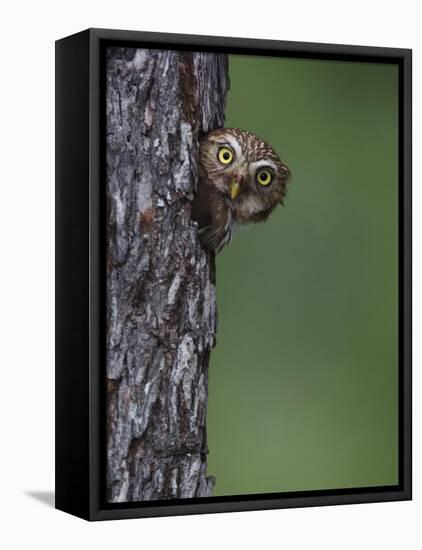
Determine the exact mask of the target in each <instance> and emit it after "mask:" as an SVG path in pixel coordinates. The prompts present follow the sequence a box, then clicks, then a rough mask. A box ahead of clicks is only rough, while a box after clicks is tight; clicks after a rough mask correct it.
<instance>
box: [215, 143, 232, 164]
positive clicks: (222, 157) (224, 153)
mask: <svg viewBox="0 0 422 550" xmlns="http://www.w3.org/2000/svg"><path fill="white" fill-rule="evenodd" d="M233 159H234V154H233V151H232V150H231V149H230V148H229V147H220V149H219V150H218V160H219V161H220V162H221V164H230V163H231V162H233Z"/></svg>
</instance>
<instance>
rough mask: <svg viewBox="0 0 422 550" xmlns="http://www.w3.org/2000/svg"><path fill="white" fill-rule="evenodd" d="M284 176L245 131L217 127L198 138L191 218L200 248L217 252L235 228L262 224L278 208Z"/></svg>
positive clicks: (273, 156)
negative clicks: (197, 158) (195, 180)
mask: <svg viewBox="0 0 422 550" xmlns="http://www.w3.org/2000/svg"><path fill="white" fill-rule="evenodd" d="M289 177H290V171H289V169H288V168H287V166H286V165H285V164H283V162H281V160H280V158H279V156H278V155H277V153H276V152H275V151H274V149H273V148H272V147H271V145H269V144H268V143H267V142H265V141H264V140H262V139H261V138H259V137H258V136H256V135H255V134H252V133H251V132H247V131H245V130H240V129H237V128H219V129H217V130H214V131H212V132H210V133H209V134H207V135H206V136H204V137H203V138H201V140H200V143H199V168H198V190H197V193H196V196H195V198H194V200H193V201H192V219H193V220H194V221H196V222H197V223H198V232H199V238H200V241H201V244H202V246H203V248H204V249H205V250H207V251H209V252H210V251H213V252H215V253H218V252H220V251H221V250H222V248H223V247H224V246H225V245H227V244H228V243H229V242H230V240H231V238H232V236H233V233H234V231H235V229H236V227H237V226H242V225H246V224H250V223H258V222H263V221H265V220H266V219H267V218H268V216H269V215H270V214H271V212H272V211H273V210H274V208H275V207H276V206H277V205H278V204H283V200H284V197H285V195H286V185H287V181H288V179H289Z"/></svg>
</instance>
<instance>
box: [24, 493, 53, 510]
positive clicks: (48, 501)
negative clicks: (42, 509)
mask: <svg viewBox="0 0 422 550" xmlns="http://www.w3.org/2000/svg"><path fill="white" fill-rule="evenodd" d="M25 495H26V496H28V497H31V498H33V499H34V500H38V502H41V503H42V504H44V505H45V506H48V507H49V508H54V504H55V498H56V494H55V492H54V491H25Z"/></svg>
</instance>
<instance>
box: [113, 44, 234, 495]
mask: <svg viewBox="0 0 422 550" xmlns="http://www.w3.org/2000/svg"><path fill="white" fill-rule="evenodd" d="M106 71H107V90H106V106H107V123H106V126H107V128H106V131H107V153H106V156H107V177H106V180H107V182H106V185H107V498H108V501H109V502H128V501H143V500H154V499H169V498H190V497H205V496H209V495H210V494H211V490H212V486H213V478H212V477H207V475H206V466H207V464H206V455H207V442H206V413H207V399H208V396H207V385H208V363H209V356H210V350H211V348H212V347H213V345H214V339H215V332H216V315H217V313H216V303H215V287H214V273H213V270H214V268H213V258H212V257H209V256H207V255H206V254H205V253H204V251H203V250H202V248H201V246H200V244H199V241H198V237H197V229H196V226H195V224H194V222H192V221H191V218H190V201H191V200H192V198H193V194H194V192H195V188H196V185H197V158H198V137H200V135H201V133H206V132H209V131H211V130H213V129H214V128H216V127H220V126H223V123H224V108H225V100H226V92H227V89H228V76H227V57H226V56H225V55H223V54H212V53H190V52H177V51H164V50H143V49H130V48H110V49H109V50H108V55H107V67H106Z"/></svg>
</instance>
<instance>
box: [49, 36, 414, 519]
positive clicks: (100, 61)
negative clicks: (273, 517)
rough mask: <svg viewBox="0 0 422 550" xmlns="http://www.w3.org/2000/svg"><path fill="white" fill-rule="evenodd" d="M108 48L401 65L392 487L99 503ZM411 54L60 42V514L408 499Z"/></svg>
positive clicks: (128, 39) (277, 44)
mask: <svg viewBox="0 0 422 550" xmlns="http://www.w3.org/2000/svg"><path fill="white" fill-rule="evenodd" d="M107 45H116V46H119V45H121V46H131V47H134V46H135V47H147V48H166V49H183V50H193V51H198V50H200V51H213V52H215V51H223V52H225V53H243V54H253V55H262V56H266V55H271V56H289V57H297V58H310V59H325V60H343V61H361V62H377V63H393V64H397V65H398V67H399V102H400V105H399V120H398V126H399V189H398V194H399V201H398V204H399V293H400V297H399V484H398V485H397V486H388V487H385V486H384V487H364V488H358V489H344V490H342V489H336V490H315V491H301V492H294V493H270V494H262V495H256V494H253V495H239V496H230V497H210V498H203V499H189V500H174V501H154V502H138V503H125V504H106V503H105V498H104V483H103V482H102V480H103V479H104V468H105V464H104V460H105V458H104V457H105V452H104V448H105V447H104V430H105V428H104V418H103V411H104V402H103V401H104V391H103V390H104V383H105V377H104V376H103V374H104V373H103V370H102V366H101V365H102V359H103V357H104V350H103V347H104V345H103V343H102V342H103V334H104V273H103V271H104V270H103V269H102V266H103V259H104V246H103V244H102V243H103V242H104V239H103V237H104V228H103V225H104V224H103V220H104V201H105V192H104V190H102V187H101V179H102V177H103V166H104V147H103V145H102V143H103V134H104V109H103V107H104V86H103V73H104V49H105V47H106V46H107ZM411 79H412V52H411V50H408V49H395V48H379V47H366V46H346V45H332V44H312V43H304V42H284V41H274V40H255V39H243V38H227V37H211V36H193V35H192V36H190V35H181V34H162V33H150V32H135V31H121V30H106V29H88V30H85V31H83V32H81V33H78V34H75V35H73V36H70V37H67V38H64V39H62V40H58V41H57V42H56V508H58V509H59V510H63V511H65V512H68V513H71V514H74V515H76V516H79V517H81V518H84V519H87V520H107V519H123V518H138V517H149V516H170V515H184V514H200V513H214V512H229V511H242V510H262V509H273V508H288V507H303V506H321V505H333V504H352V503H363V502H382V501H398V500H409V499H411V496H412V488H411V485H412V459H411V425H412V414H411V155H412V152H411V147H412V143H411V140H412V130H411V114H412V106H411V100H412V98H411V93H412V92H411V90H412V80H411Z"/></svg>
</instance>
